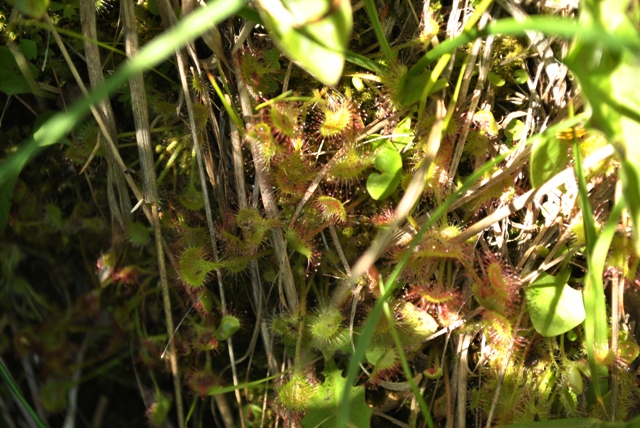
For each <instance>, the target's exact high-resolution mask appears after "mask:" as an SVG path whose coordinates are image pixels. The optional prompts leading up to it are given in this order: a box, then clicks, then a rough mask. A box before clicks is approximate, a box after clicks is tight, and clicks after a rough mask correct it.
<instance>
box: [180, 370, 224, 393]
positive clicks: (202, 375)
mask: <svg viewBox="0 0 640 428" xmlns="http://www.w3.org/2000/svg"><path fill="white" fill-rule="evenodd" d="M186 380H187V385H188V386H189V388H190V389H191V390H192V391H193V392H194V393H196V394H197V395H198V396H199V397H200V398H205V397H207V396H209V395H211V394H210V391H211V390H212V389H213V388H215V387H217V386H221V382H220V380H219V379H218V377H217V376H216V375H215V373H213V370H211V368H210V367H206V368H204V369H203V370H197V371H192V372H191V373H188V374H187V376H186Z"/></svg>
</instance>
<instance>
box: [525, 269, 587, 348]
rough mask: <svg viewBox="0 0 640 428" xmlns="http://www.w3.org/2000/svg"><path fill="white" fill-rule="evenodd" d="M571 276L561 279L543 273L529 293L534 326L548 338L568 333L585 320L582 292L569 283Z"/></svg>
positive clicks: (568, 273)
mask: <svg viewBox="0 0 640 428" xmlns="http://www.w3.org/2000/svg"><path fill="white" fill-rule="evenodd" d="M570 275H571V271H569V270H567V271H566V272H564V273H562V274H559V275H558V276H551V275H549V274H546V273H544V272H543V273H542V274H540V277H539V278H538V279H537V280H536V281H535V282H533V283H532V284H531V285H530V286H529V287H528V288H527V289H526V290H525V297H526V299H527V306H528V307H529V316H530V318H531V322H532V323H533V327H534V328H535V329H536V331H537V332H538V333H540V335H542V336H544V337H552V336H558V335H560V334H563V333H566V332H567V331H569V330H571V329H572V328H574V327H576V326H577V325H579V324H580V323H581V322H582V321H584V319H585V310H584V303H583V301H582V293H581V292H580V291H578V290H575V289H573V288H571V287H570V286H569V285H568V284H567V281H568V280H569V276H570Z"/></svg>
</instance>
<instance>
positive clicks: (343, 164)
mask: <svg viewBox="0 0 640 428" xmlns="http://www.w3.org/2000/svg"><path fill="white" fill-rule="evenodd" d="M337 156H338V158H337V159H335V160H334V161H332V163H331V166H330V167H329V172H328V174H327V182H328V183H329V184H332V183H336V185H337V186H342V185H346V186H350V185H351V184H353V183H355V182H356V181H358V180H359V179H361V178H363V177H364V173H365V172H366V171H367V169H369V168H370V167H371V166H372V165H373V156H372V155H371V152H370V151H369V149H368V147H367V146H363V147H356V146H348V147H346V148H345V149H344V152H343V153H342V154H341V155H337Z"/></svg>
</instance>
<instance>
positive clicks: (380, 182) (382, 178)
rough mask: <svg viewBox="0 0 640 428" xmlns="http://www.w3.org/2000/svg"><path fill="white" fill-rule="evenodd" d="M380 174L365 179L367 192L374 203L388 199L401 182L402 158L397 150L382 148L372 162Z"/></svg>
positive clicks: (375, 173) (372, 174)
mask: <svg viewBox="0 0 640 428" xmlns="http://www.w3.org/2000/svg"><path fill="white" fill-rule="evenodd" d="M373 165H374V166H375V168H376V169H377V170H378V171H380V173H377V172H373V173H371V175H370V176H369V178H368V179H367V191H368V192H369V195H371V197H372V198H373V199H375V200H376V201H379V200H382V199H385V198H388V197H389V195H391V194H392V193H393V191H394V190H396V187H398V184H400V181H401V180H402V156H400V153H398V151H397V150H394V149H389V148H386V147H383V148H382V150H380V151H379V152H378V154H377V155H376V158H375V160H374V161H373Z"/></svg>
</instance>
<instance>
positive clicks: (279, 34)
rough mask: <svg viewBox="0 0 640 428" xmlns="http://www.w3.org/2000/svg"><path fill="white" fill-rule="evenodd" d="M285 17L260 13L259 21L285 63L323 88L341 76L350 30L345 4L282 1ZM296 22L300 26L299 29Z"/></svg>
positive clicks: (343, 0) (326, 0)
mask: <svg viewBox="0 0 640 428" xmlns="http://www.w3.org/2000/svg"><path fill="white" fill-rule="evenodd" d="M282 4H283V5H284V6H285V7H286V9H287V10H288V12H289V13H288V14H290V15H292V16H293V18H294V20H295V21H297V22H291V19H290V17H288V16H287V15H288V14H287V13H286V12H285V13H281V12H279V11H277V10H275V8H269V9H267V10H265V9H262V8H261V9H260V10H259V11H260V15H261V17H262V21H263V23H264V25H265V27H267V29H268V30H269V33H270V35H271V38H272V39H273V41H274V42H275V44H276V45H277V46H278V47H279V48H280V49H281V50H282V52H284V54H285V55H287V57H289V59H291V60H292V61H293V62H295V63H296V64H298V65H299V66H300V67H301V68H303V69H304V70H306V71H307V72H309V73H310V74H311V75H313V76H314V77H315V78H316V79H318V80H319V81H320V82H322V83H324V84H325V85H329V86H334V85H336V84H337V83H338V81H339V80H340V77H341V76H342V68H343V66H344V57H345V51H346V47H347V43H348V41H349V37H350V35H351V28H352V26H353V22H352V16H351V3H350V2H349V1H347V0H339V1H331V0H284V1H283V2H282ZM300 22H302V23H303V24H302V25H300Z"/></svg>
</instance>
